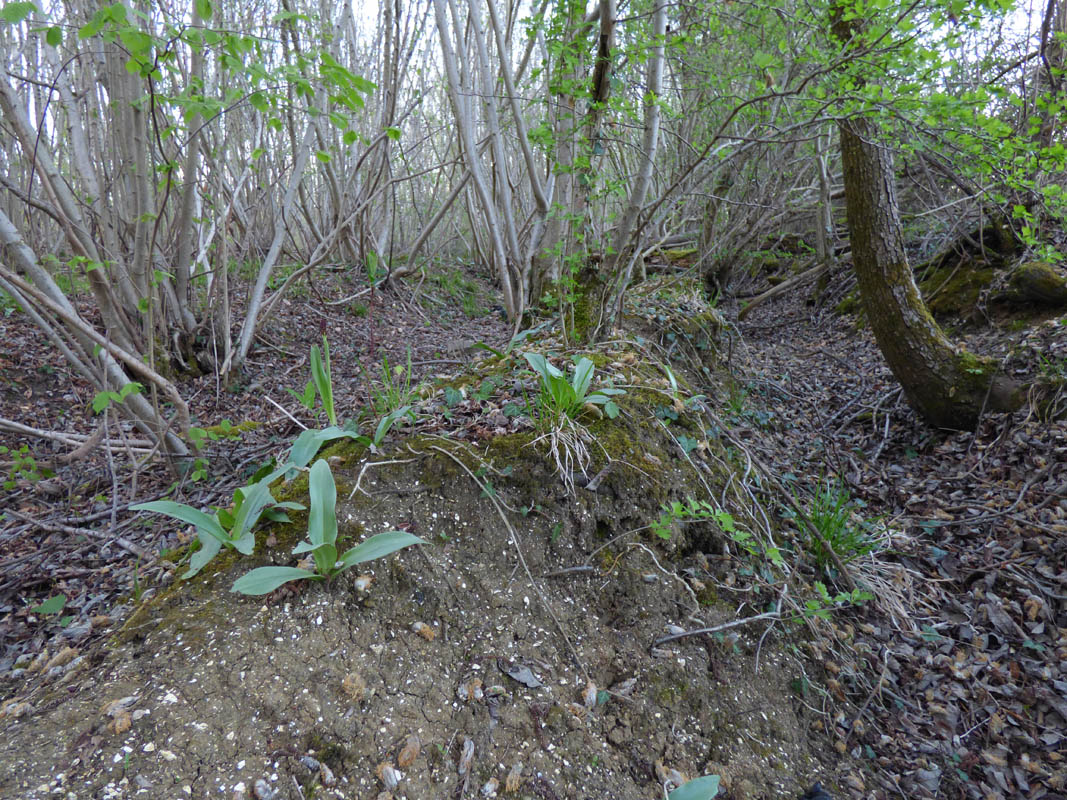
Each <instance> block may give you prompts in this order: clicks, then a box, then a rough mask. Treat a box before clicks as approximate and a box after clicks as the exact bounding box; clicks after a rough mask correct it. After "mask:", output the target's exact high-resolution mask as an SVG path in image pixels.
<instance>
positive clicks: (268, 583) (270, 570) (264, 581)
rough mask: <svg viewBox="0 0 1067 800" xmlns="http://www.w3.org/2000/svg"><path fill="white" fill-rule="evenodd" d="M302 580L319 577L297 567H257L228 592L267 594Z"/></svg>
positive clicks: (235, 582)
mask: <svg viewBox="0 0 1067 800" xmlns="http://www.w3.org/2000/svg"><path fill="white" fill-rule="evenodd" d="M304 579H308V580H317V579H320V576H318V575H316V574H315V573H314V572H310V571H308V570H306V569H298V568H297V567H258V568H257V569H254V570H252V571H251V572H249V573H248V574H247V575H242V576H241V577H240V578H238V579H237V580H235V581H234V582H233V587H232V588H231V589H230V591H231V592H238V593H240V594H253V595H258V594H269V593H270V592H273V591H274V590H275V589H277V588H278V587H279V586H281V585H282V584H284V583H289V581H299V580H304Z"/></svg>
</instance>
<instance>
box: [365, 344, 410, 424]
mask: <svg viewBox="0 0 1067 800" xmlns="http://www.w3.org/2000/svg"><path fill="white" fill-rule="evenodd" d="M407 360H408V363H407V366H406V367H405V366H404V365H403V364H396V365H394V366H390V365H389V357H388V356H382V366H381V370H380V378H379V379H378V380H377V381H371V380H368V381H367V383H368V384H369V385H370V387H371V389H370V391H371V405H372V406H373V407H374V412H375V414H378V415H385V414H389V413H390V412H393V411H396V410H397V409H399V408H402V407H403V406H410V404H411V399H412V396H413V394H414V392H413V391H412V386H411V348H410V347H409V348H408V354H407ZM365 377H366V376H365Z"/></svg>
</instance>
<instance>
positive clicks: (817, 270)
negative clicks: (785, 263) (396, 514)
mask: <svg viewBox="0 0 1067 800" xmlns="http://www.w3.org/2000/svg"><path fill="white" fill-rule="evenodd" d="M829 268H830V265H829V264H826V263H823V264H819V265H818V266H815V267H812V268H811V269H809V270H807V271H805V272H802V273H800V274H799V275H797V276H795V277H793V278H790V279H789V280H787V281H785V282H783V283H779V284H778V285H777V286H775V287H774V288H772V289H768V290H767V291H765V292H764V293H763V294H761V295H758V296H757V297H755V298H754V299H753V300H752V302H751V303H749V304H748V305H747V306H745V307H744V308H742V309H741V313H739V314H738V315H737V319H738V321H741V320H743V319H744V318H745V317H747V316H748V314H749V312H750V311H752V309H754V308H756V307H757V306H761V305H763V304H764V303H766V302H767V301H768V300H770V299H771V298H772V297H777V296H778V295H780V294H784V293H785V292H788V291H789V290H790V289H792V288H794V287H796V286H800V285H802V284H804V283H807V282H808V281H812V280H815V279H816V278H818V277H821V276H822V274H823V273H824V272H826V270H828V269H829Z"/></svg>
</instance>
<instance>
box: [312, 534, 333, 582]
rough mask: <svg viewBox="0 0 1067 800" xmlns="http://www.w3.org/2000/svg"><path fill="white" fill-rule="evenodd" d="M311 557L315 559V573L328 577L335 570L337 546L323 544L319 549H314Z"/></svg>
mask: <svg viewBox="0 0 1067 800" xmlns="http://www.w3.org/2000/svg"><path fill="white" fill-rule="evenodd" d="M311 557H312V558H313V559H315V571H316V572H318V573H319V575H324V576H325V577H327V578H328V577H330V576H331V575H333V574H334V573H335V572H336V571H337V569H336V567H337V546H336V545H332V544H330V543H329V542H323V544H322V545H321V546H319V547H316V548H315V549H314V550H313V551H312V553H311Z"/></svg>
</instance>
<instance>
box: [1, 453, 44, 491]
mask: <svg viewBox="0 0 1067 800" xmlns="http://www.w3.org/2000/svg"><path fill="white" fill-rule="evenodd" d="M0 456H8V457H10V458H11V463H10V464H9V465H8V468H7V477H6V478H5V479H4V482H3V484H0V485H2V486H3V488H4V491H7V492H10V491H12V490H13V489H14V488H15V487H16V486H18V482H19V481H20V480H24V481H29V482H30V483H37V481H39V480H41V479H42V478H51V477H52V476H53V475H54V474H55V473H54V472H52V471H51V470H49V469H45V468H43V467H38V465H37V459H35V458H34V457H33V454H32V453H31V452H30V448H29V446H27V445H22V446H21V447H19V448H18V449H17V450H16V449H12V448H10V447H5V446H3V445H0Z"/></svg>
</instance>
